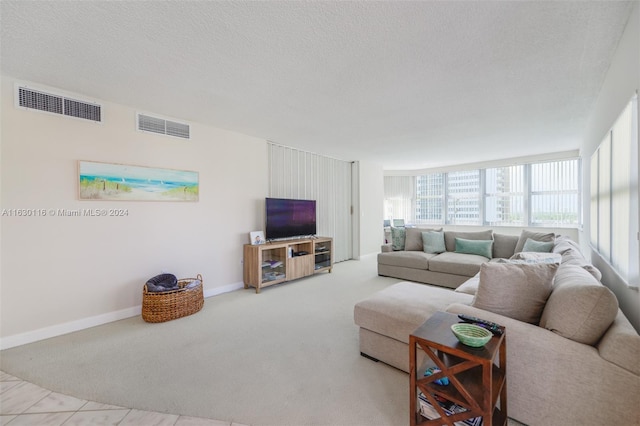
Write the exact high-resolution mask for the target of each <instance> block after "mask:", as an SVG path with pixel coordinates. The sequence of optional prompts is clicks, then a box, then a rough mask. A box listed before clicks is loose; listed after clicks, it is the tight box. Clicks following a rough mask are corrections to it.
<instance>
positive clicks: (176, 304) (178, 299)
mask: <svg viewBox="0 0 640 426" xmlns="http://www.w3.org/2000/svg"><path fill="white" fill-rule="evenodd" d="M195 280H199V281H200V284H198V285H196V286H194V287H192V288H187V285H189V284H190V283H191V282H193V281H195ZM202 285H203V281H202V275H200V274H198V277H197V278H182V279H179V280H178V286H179V287H180V289H179V290H171V291H163V292H152V291H147V285H146V284H145V286H144V288H143V290H142V319H143V320H145V321H146V322H164V321H170V320H173V319H176V318H182V317H186V316H187V315H191V314H195V313H196V312H198V311H199V310H200V309H202V305H204V295H203V293H202Z"/></svg>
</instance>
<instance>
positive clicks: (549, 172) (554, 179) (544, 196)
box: [531, 160, 580, 227]
mask: <svg viewBox="0 0 640 426" xmlns="http://www.w3.org/2000/svg"><path fill="white" fill-rule="evenodd" d="M579 169H580V162H579V161H578V160H565V161H552V162H547V163H537V164H531V224H532V225H535V226H551V227H558V226H560V227H562V226H568V225H573V224H576V225H577V224H578V223H579V221H578V206H579V204H580V197H579V195H580V190H579V184H580V170H579Z"/></svg>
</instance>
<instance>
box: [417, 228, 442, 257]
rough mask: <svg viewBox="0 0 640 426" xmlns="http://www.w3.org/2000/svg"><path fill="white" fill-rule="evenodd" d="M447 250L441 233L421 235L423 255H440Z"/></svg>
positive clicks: (434, 232) (424, 233)
mask: <svg viewBox="0 0 640 426" xmlns="http://www.w3.org/2000/svg"><path fill="white" fill-rule="evenodd" d="M446 250H447V248H446V247H445V245H444V232H443V231H429V232H423V233H422V251H424V252H425V253H435V254H437V253H442V252H444V251H446Z"/></svg>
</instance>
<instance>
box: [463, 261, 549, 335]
mask: <svg viewBox="0 0 640 426" xmlns="http://www.w3.org/2000/svg"><path fill="white" fill-rule="evenodd" d="M557 269H558V265H556V264H552V263H532V264H516V263H497V262H490V263H485V264H483V265H482V266H481V267H480V282H479V284H478V291H477V292H476V295H475V298H474V299H473V303H472V304H471V305H472V306H474V307H476V308H479V309H484V310H487V311H490V312H493V313H496V314H500V315H504V316H507V317H510V318H514V319H517V320H520V321H523V322H528V323H531V324H538V322H539V321H540V316H541V315H542V311H543V309H544V306H545V303H546V302H547V299H548V298H549V295H550V294H551V290H552V288H553V277H554V275H555V273H556V271H557Z"/></svg>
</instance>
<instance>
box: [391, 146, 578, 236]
mask: <svg viewBox="0 0 640 426" xmlns="http://www.w3.org/2000/svg"><path fill="white" fill-rule="evenodd" d="M411 179H413V180H411ZM580 194H581V190H580V159H578V158H572V159H565V160H557V161H545V162H539V163H532V164H519V165H510V166H503V167H494V168H487V169H474V170H463V171H455V172H448V173H429V174H425V175H418V176H415V177H409V176H387V177H385V219H391V218H404V219H405V221H406V222H407V223H412V224H424V225H444V224H447V225H486V226H545V227H571V226H578V225H579V224H580ZM414 200H415V201H414Z"/></svg>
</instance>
